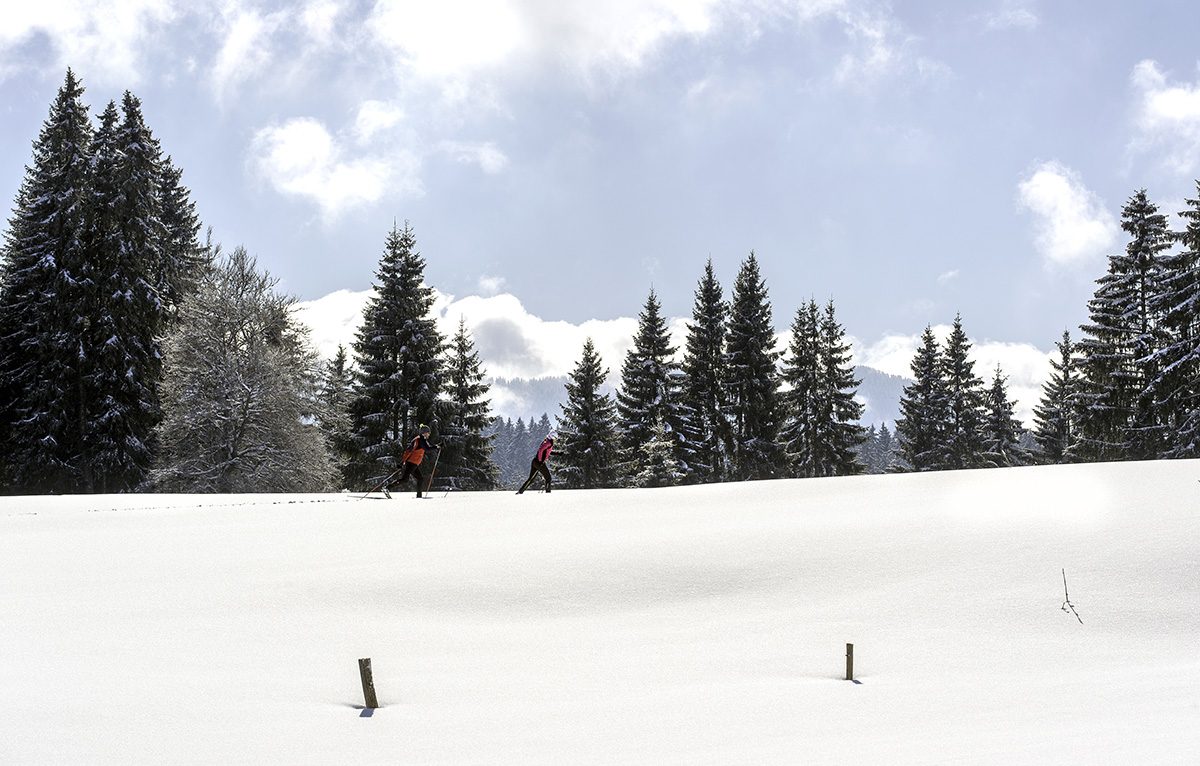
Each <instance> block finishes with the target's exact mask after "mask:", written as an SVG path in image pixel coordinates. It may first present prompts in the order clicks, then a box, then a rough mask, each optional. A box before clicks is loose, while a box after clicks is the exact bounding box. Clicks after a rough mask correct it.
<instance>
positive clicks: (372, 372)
mask: <svg viewBox="0 0 1200 766" xmlns="http://www.w3.org/2000/svg"><path fill="white" fill-rule="evenodd" d="M416 245H417V241H416V237H415V236H414V234H413V230H412V228H411V227H410V226H409V225H408V223H407V222H406V223H405V224H404V229H403V231H401V230H399V229H397V228H396V227H395V226H393V227H392V231H391V232H390V233H389V234H388V237H387V241H386V242H385V243H384V250H383V256H382V258H381V259H380V261H379V270H378V271H377V272H376V274H375V277H376V284H375V295H374V296H372V298H371V300H370V301H368V303H367V306H366V308H365V309H364V310H363V323H362V326H361V328H360V329H359V331H358V335H357V338H356V340H355V342H354V353H355V358H356V362H357V367H358V373H357V380H356V383H357V385H356V387H355V392H356V396H355V399H354V402H353V404H352V405H351V410H350V411H351V416H352V422H353V431H354V438H355V440H356V441H357V442H358V445H359V448H360V450H361V452H362V454H363V459H362V460H361V461H359V462H357V463H356V464H355V465H354V466H352V469H351V478H352V480H353V481H354V482H355V483H363V482H368V481H371V480H373V479H378V478H382V477H383V476H385V475H386V474H388V473H390V472H392V471H394V470H395V469H396V468H398V467H399V466H400V460H401V456H402V454H403V453H404V449H405V447H406V446H407V441H408V439H409V438H411V437H412V436H413V435H414V434H415V433H416V430H417V427H418V426H419V425H421V424H422V423H424V424H428V425H430V426H431V427H434V428H435V434H436V425H437V424H436V423H435V422H434V415H435V410H434V405H435V403H436V401H437V397H438V394H439V393H440V392H441V390H442V348H443V345H444V342H443V340H442V336H441V334H440V333H439V332H438V329H437V325H436V323H435V321H434V319H433V317H431V316H430V310H431V309H432V307H433V300H434V296H433V288H431V287H428V286H426V285H425V284H424V283H423V277H424V272H425V260H424V259H423V258H422V257H421V254H420V253H419V252H417V249H416Z"/></svg>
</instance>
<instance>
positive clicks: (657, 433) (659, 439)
mask: <svg viewBox="0 0 1200 766" xmlns="http://www.w3.org/2000/svg"><path fill="white" fill-rule="evenodd" d="M640 449H641V451H642V452H644V453H645V458H644V459H643V460H641V461H639V467H638V472H637V473H636V474H635V475H634V476H633V481H632V482H631V483H632V485H633V486H635V487H674V486H675V485H677V484H679V483H680V482H682V481H683V478H684V474H683V471H682V470H681V469H680V467H679V463H678V461H676V460H675V441H674V439H673V438H672V437H671V433H670V432H669V431H668V430H667V429H666V426H664V425H663V422H662V420H661V419H659V420H657V421H655V423H654V425H653V426H652V427H651V429H650V438H649V439H647V440H646V441H645V442H644V443H643V444H642V445H641V446H640Z"/></svg>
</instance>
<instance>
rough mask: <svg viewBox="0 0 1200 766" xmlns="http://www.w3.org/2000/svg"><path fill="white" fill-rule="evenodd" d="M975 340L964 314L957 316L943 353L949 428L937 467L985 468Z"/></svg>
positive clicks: (946, 415)
mask: <svg viewBox="0 0 1200 766" xmlns="http://www.w3.org/2000/svg"><path fill="white" fill-rule="evenodd" d="M970 353H971V341H970V340H969V339H968V338H967V333H966V332H965V331H964V330H963V326H962V316H961V315H955V317H954V326H953V327H952V328H951V330H950V336H949V337H948V338H947V339H946V348H945V351H944V353H943V355H942V381H943V385H944V386H945V388H944V390H945V392H946V409H945V417H946V421H945V422H946V428H945V430H944V431H943V432H942V440H941V455H940V458H939V460H938V462H937V467H938V468H940V469H943V470H956V469H960V468H982V467H984V466H985V465H986V462H985V461H984V458H983V450H984V438H983V381H982V380H981V379H980V378H979V376H977V375H976V374H975V363H974V362H973V361H971V358H970Z"/></svg>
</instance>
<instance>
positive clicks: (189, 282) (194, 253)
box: [152, 156, 211, 322]
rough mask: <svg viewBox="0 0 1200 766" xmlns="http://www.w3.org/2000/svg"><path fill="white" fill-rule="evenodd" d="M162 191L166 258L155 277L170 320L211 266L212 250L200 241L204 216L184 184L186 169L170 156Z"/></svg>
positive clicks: (165, 161) (164, 165)
mask: <svg viewBox="0 0 1200 766" xmlns="http://www.w3.org/2000/svg"><path fill="white" fill-rule="evenodd" d="M158 191H159V207H160V209H161V211H162V212H161V217H162V227H163V228H162V231H163V236H164V241H163V248H162V258H161V260H160V262H159V264H158V265H157V268H156V269H155V270H154V273H153V275H152V276H153V278H154V287H155V290H156V291H157V292H158V296H159V301H160V303H161V304H162V310H163V311H164V313H165V314H166V320H167V321H168V322H170V321H171V320H172V319H173V318H174V317H175V315H176V314H177V313H178V311H179V304H180V303H182V302H183V299H184V298H186V297H187V296H188V295H190V294H191V293H192V292H194V291H195V289H196V285H197V284H198V282H199V279H200V278H201V276H202V275H203V273H204V271H205V269H207V268H209V266H210V257H211V253H210V251H209V248H206V247H204V246H203V245H202V244H201V243H200V217H199V216H198V215H197V214H196V203H195V202H193V201H192V198H191V192H190V191H188V189H187V187H186V186H184V185H183V170H182V169H181V168H177V167H175V164H174V162H172V160H171V158H170V157H169V156H167V157H164V158H163V160H162V167H161V182H160V185H159V190H158Z"/></svg>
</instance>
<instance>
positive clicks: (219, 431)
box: [153, 247, 336, 493]
mask: <svg viewBox="0 0 1200 766" xmlns="http://www.w3.org/2000/svg"><path fill="white" fill-rule="evenodd" d="M276 284H277V282H276V280H274V279H273V278H271V276H270V275H268V274H266V273H264V272H261V271H259V270H258V269H257V267H256V265H255V262H254V259H253V258H251V257H250V256H249V255H248V254H247V253H246V251H245V250H244V249H243V248H240V247H239V248H237V249H236V250H234V252H233V254H232V255H231V256H230V257H229V259H228V261H227V262H225V263H222V264H220V265H219V266H218V267H217V268H215V269H213V270H212V271H210V272H209V273H208V274H207V275H206V277H205V279H204V281H203V286H202V288H201V290H200V292H199V293H198V294H197V295H196V296H195V297H194V298H193V299H191V300H188V301H185V302H184V304H183V307H182V313H181V316H180V320H181V321H179V322H178V323H176V324H175V327H174V330H173V331H172V333H171V334H170V335H169V336H168V340H167V344H166V355H167V360H168V365H167V375H166V379H165V381H164V384H163V394H164V396H163V400H164V411H165V417H164V419H163V422H162V424H161V425H160V427H159V436H160V441H161V444H162V451H161V455H160V456H159V460H158V462H157V466H156V468H155V470H154V474H153V476H154V481H155V483H156V484H157V485H158V486H159V487H161V488H163V489H167V490H172V491H181V492H220V493H230V492H315V491H321V490H325V489H328V488H329V487H330V486H331V485H332V484H333V482H334V480H335V474H336V470H335V468H334V466H333V463H332V461H331V460H330V455H329V450H328V448H327V445H326V440H325V438H324V435H323V434H322V433H321V430H320V428H319V427H318V426H317V425H316V424H314V423H313V420H314V415H316V414H317V411H318V410H319V404H318V402H317V385H318V378H319V375H320V370H319V367H320V365H319V362H318V359H317V355H316V353H315V352H314V351H313V350H312V349H311V347H310V345H309V343H308V329H307V328H306V327H304V326H303V325H302V324H301V323H300V322H298V321H297V320H296V318H295V316H294V314H293V306H294V304H295V300H294V299H293V298H290V297H288V296H284V295H281V294H279V293H278V292H276V290H275V287H276Z"/></svg>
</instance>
